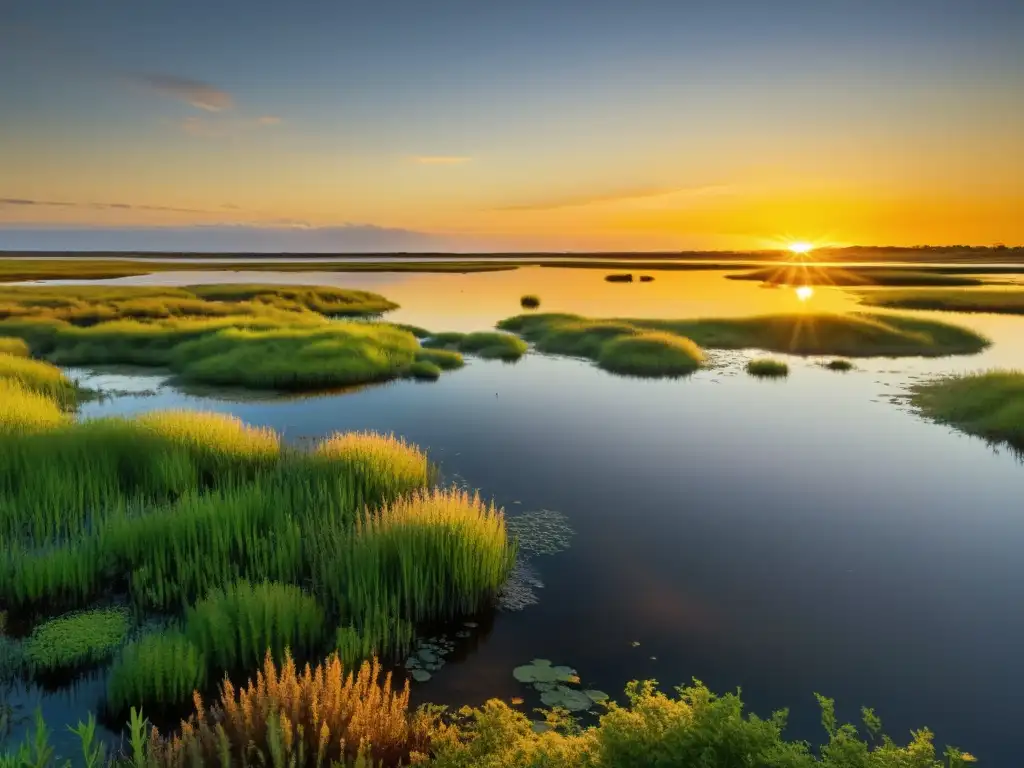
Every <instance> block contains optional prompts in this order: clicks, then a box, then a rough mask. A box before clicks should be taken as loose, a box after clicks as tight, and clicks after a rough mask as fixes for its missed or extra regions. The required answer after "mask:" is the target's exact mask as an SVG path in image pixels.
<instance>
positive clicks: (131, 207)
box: [0, 197, 214, 213]
mask: <svg viewBox="0 0 1024 768" xmlns="http://www.w3.org/2000/svg"><path fill="white" fill-rule="evenodd" d="M0 206H20V207H37V208H83V209H88V210H92V211H114V210H117V211H162V212H165V213H214V211H204V210H202V209H199V208H176V207H174V206H170V205H137V204H134V203H99V202H85V203H76V202H70V201H66V200H30V199H28V198H24V197H0Z"/></svg>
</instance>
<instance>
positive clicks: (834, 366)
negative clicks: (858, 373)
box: [825, 357, 853, 371]
mask: <svg viewBox="0 0 1024 768" xmlns="http://www.w3.org/2000/svg"><path fill="white" fill-rule="evenodd" d="M825 367H826V368H828V369H829V370H830V371H852V370H853V363H852V362H850V361H849V360H844V359H843V358H841V357H837V358H835V359H833V360H829V361H828V362H827V363H825Z"/></svg>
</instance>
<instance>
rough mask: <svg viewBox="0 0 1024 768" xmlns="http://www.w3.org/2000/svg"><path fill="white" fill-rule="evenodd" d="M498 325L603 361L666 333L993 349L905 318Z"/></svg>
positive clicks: (544, 348) (773, 341) (825, 347)
mask: <svg viewBox="0 0 1024 768" xmlns="http://www.w3.org/2000/svg"><path fill="white" fill-rule="evenodd" d="M498 327H499V328H501V329H503V330H507V331H514V332H516V333H519V334H520V335H521V336H523V337H524V338H525V339H527V340H528V341H532V342H534V343H535V344H536V346H537V349H538V350H540V351H541V352H550V353H554V354H568V355H576V356H580V357H587V358H590V359H598V358H599V356H600V354H601V351H602V350H603V348H604V346H605V344H607V343H608V342H609V341H610V340H612V339H615V338H617V337H621V336H628V335H637V334H641V333H644V332H645V331H663V332H666V333H670V334H675V335H677V336H682V337H686V338H688V339H691V340H692V341H693V342H695V343H696V344H699V345H700V346H702V347H706V348H714V349H764V350H768V351H771V352H785V353H789V354H795V355H829V354H832V355H847V356H850V357H864V356H888V357H900V356H924V357H933V356H935V357H937V356H943V355H951V354H971V353H975V352H979V351H981V350H982V349H984V348H985V347H986V346H988V344H989V341H988V340H987V339H985V338H984V337H982V336H980V335H978V334H976V333H974V332H973V331H970V330H967V329H965V328H960V327H958V326H955V325H949V324H947V323H940V322H937V321H932V320H923V319H916V318H909V317H903V316H898V315H869V314H849V315H838V314H828V313H812V312H807V313H793V314H785V315H761V316H754V317H742V318H721V319H717V318H716V319H706V320H705V319H694V320H653V319H608V320H593V319H589V318H585V317H580V316H578V315H563V314H551V313H548V314H537V315H533V314H531V315H517V316H515V317H511V318H508V319H506V320H502V321H501V322H500V323H499V324H498Z"/></svg>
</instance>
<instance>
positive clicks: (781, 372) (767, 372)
mask: <svg viewBox="0 0 1024 768" xmlns="http://www.w3.org/2000/svg"><path fill="white" fill-rule="evenodd" d="M747 373H749V374H750V375H751V376H753V377H755V378H758V379H781V378H785V377H786V376H789V366H788V365H786V363H784V362H783V361H782V360H774V359H772V358H770V357H759V358H757V359H756V360H751V361H750V362H749V363H747Z"/></svg>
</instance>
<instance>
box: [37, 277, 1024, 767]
mask: <svg viewBox="0 0 1024 768" xmlns="http://www.w3.org/2000/svg"><path fill="white" fill-rule="evenodd" d="M555 272H556V271H555V270H548V269H544V270H540V269H537V270H520V271H518V272H505V273H490V274H476V275H465V276H463V275H423V276H406V275H400V276H379V275H373V276H366V275H359V276H352V275H337V274H330V275H328V277H329V278H330V279H331V282H334V283H335V284H344V285H353V284H355V283H358V284H359V285H362V286H367V287H373V288H374V289H379V290H380V291H381V292H383V293H384V294H385V295H387V296H388V297H389V298H392V299H394V300H396V301H398V302H399V303H401V304H402V307H403V308H402V309H401V310H399V311H398V312H396V313H395V315H394V318H395V319H396V320H400V321H402V322H411V323H417V324H420V325H425V326H427V327H430V328H435V329H453V330H471V329H480V328H486V327H490V326H491V325H493V323H494V321H496V320H497V319H500V318H502V317H505V316H508V315H510V314H513V313H515V312H518V311H519V309H518V298H519V295H520V294H521V293H526V292H534V293H539V294H540V295H541V297H542V300H543V301H544V309H550V310H552V311H575V312H580V313H583V314H591V315H597V316H608V315H646V316H661V317H670V316H699V315H711V314H716V315H738V314H745V313H751V312H766V311H800V307H802V306H809V307H810V308H812V309H813V308H816V307H817V308H828V309H835V310H843V309H847V308H850V307H851V306H853V304H852V301H851V299H850V298H849V296H848V294H845V293H842V292H840V291H835V290H828V289H817V290H816V291H815V294H814V296H813V299H812V300H811V301H808V302H806V303H803V304H802V303H800V302H799V301H798V300H797V298H796V297H795V296H794V295H793V294H792V292H790V291H786V290H783V289H779V290H764V289H760V288H758V287H757V286H756V285H752V284H750V283H737V282H734V281H727V280H723V279H722V277H721V275H717V274H714V273H685V274H679V275H666V276H665V277H662V275H661V274H660V273H659V274H658V276H657V280H656V281H655V282H654V283H650V284H633V285H625V286H623V285H609V284H606V283H604V282H603V280H601V273H590V272H586V273H584V274H580V271H573V272H570V273H569V275H567V276H566V281H565V282H562V280H561V276H560V275H558V276H556V274H553V273H555ZM156 277H157V278H158V279H159V280H160V281H161V282H162V281H165V280H168V279H174V276H173V275H169V274H163V275H158V276H156ZM252 277H253V276H251V275H242V276H241V277H239V276H237V275H236V276H235V277H234V279H235V280H239V279H243V280H250V281H251V280H252ZM286 277H287V278H288V279H289V280H290V281H291V282H319V281H320V278H321V275H316V276H315V277H313V276H310V275H294V274H289V275H287V276H286ZM353 277H358V278H359V280H358V281H355V280H353V279H352V278H353ZM368 278H371V279H368ZM541 278H543V282H539V281H540V280H541ZM196 279H197V276H184V277H179V280H180V281H181V282H195V281H196ZM201 279H203V280H208V279H210V273H203V274H202V278H201ZM259 279H260V280H261V281H266V280H269V279H270V278H269V277H268V276H267V275H266V274H265V273H264V274H262V275H260V276H259ZM118 282H131V281H118ZM937 317H938V316H937ZM943 317H944V318H945V319H953V320H955V321H957V322H960V321H963V322H964V323H965V324H968V325H970V326H972V327H975V328H977V329H979V330H981V331H982V332H985V333H987V334H989V335H990V336H991V337H992V338H993V339H995V341H996V344H995V345H994V346H993V347H992V348H991V349H990V350H988V351H986V352H985V353H983V354H982V355H979V356H975V357H972V358H955V359H949V358H946V359H938V360H924V361H908V360H897V361H893V360H868V361H863V362H859V363H858V369H857V370H855V371H854V372H852V373H849V374H845V375H844V374H837V373H834V372H830V371H826V370H823V369H822V368H821V367H820V366H819V365H817V362H818V361H816V360H799V359H793V360H790V361H789V362H790V365H791V369H792V372H791V375H790V377H789V379H788V380H787V381H784V382H764V381H757V380H754V379H751V378H749V377H747V376H745V375H743V373H742V366H743V363H744V362H745V360H746V359H748V358H749V357H750V356H751V355H748V354H746V353H726V354H721V353H719V354H717V355H715V367H713V368H712V369H711V370H706V371H702V372H700V373H698V374H696V375H695V376H693V377H691V378H690V379H687V380H683V381H638V380H633V379H624V378H618V377H615V376H612V375H610V374H607V373H604V372H602V371H600V370H597V369H596V368H594V367H593V366H592V365H590V364H588V363H585V362H581V361H576V360H569V359H560V358H552V357H546V356H541V355H537V354H530V355H527V357H525V358H524V359H523V360H522V361H520V362H519V363H518V364H515V365H508V364H503V363H498V362H483V361H476V360H474V361H471V362H470V364H469V365H468V366H467V367H466V368H465V369H464V370H462V371H458V372H455V373H451V374H446V375H444V376H443V377H442V378H441V380H440V381H438V382H436V383H432V384H418V383H413V382H399V383H395V384H391V385H386V386H381V387H375V388H369V389H365V390H362V391H359V392H356V393H350V394H346V395H341V396H322V397H315V398H306V399H288V400H274V399H267V400H248V401H236V400H225V399H223V398H220V397H216V398H215V397H210V396H196V395H186V394H183V393H181V392H180V391H178V390H176V389H174V388H172V387H170V386H167V385H163V384H161V380H160V378H159V377H153V378H150V379H134V385H135V386H138V387H141V388H142V389H145V390H148V389H154V390H155V394H144V395H126V396H122V397H118V398H115V399H113V400H110V401H107V402H103V403H98V404H92V405H89V406H87V407H86V408H85V415H86V416H98V415H102V414H111V413H132V412H137V411H142V410H148V409H153V408H167V407H189V408H204V409H210V410H217V411H222V412H228V413H233V414H236V415H238V416H239V417H241V418H242V419H244V420H246V421H248V422H251V423H254V424H259V425H266V426H271V427H274V428H276V429H278V430H281V431H282V432H284V434H285V435H286V436H287V437H288V438H289V439H299V438H303V437H308V436H315V435H322V434H326V433H328V432H332V431H335V430H352V429H376V430H383V431H394V432H396V433H398V434H401V435H402V436H404V437H405V438H407V439H409V440H412V441H414V442H417V443H419V444H420V445H422V446H424V447H425V448H426V449H428V451H429V452H430V455H431V457H432V458H433V459H434V460H436V461H438V462H440V464H441V465H442V468H443V470H444V472H445V473H446V474H447V475H448V476H449V477H454V476H459V477H462V478H465V479H466V480H467V481H468V482H469V483H470V484H471V485H472V486H474V487H478V488H480V489H481V491H482V492H483V493H484V494H486V495H488V496H491V497H493V498H494V499H495V500H496V501H497V502H498V503H499V504H502V505H504V506H505V508H506V509H507V510H508V511H509V513H510V514H515V513H517V512H518V511H524V510H531V509H539V508H547V509H555V510H559V511H561V512H563V513H565V514H566V515H567V516H568V518H569V521H570V522H571V524H572V526H573V528H574V529H575V531H576V535H575V536H574V537H573V544H572V547H571V548H570V549H569V550H568V551H566V552H563V553H561V554H559V555H557V556H555V557H552V558H548V559H544V560H539V561H537V562H536V563H535V565H536V567H537V569H538V571H539V575H540V577H541V578H542V580H543V582H544V584H545V585H546V586H545V588H544V589H543V590H542V592H541V600H540V602H539V603H538V604H537V605H533V606H530V607H528V608H526V609H525V610H523V611H521V612H517V613H505V614H499V615H498V616H497V618H496V620H495V623H494V626H493V628H492V629H491V631H490V632H489V633H487V634H486V636H484V637H482V638H481V640H480V643H479V646H478V647H477V648H476V649H475V651H474V652H472V653H470V654H468V655H467V657H466V658H465V659H464V660H463V661H461V662H460V663H456V664H450V665H449V666H447V667H445V669H444V670H442V671H441V672H440V673H439V674H438V675H436V676H435V678H434V679H433V680H431V681H430V683H428V684H426V685H425V686H422V687H420V688H418V689H417V690H418V695H419V696H420V697H421V699H424V700H427V699H429V700H434V701H439V702H443V703H452V704H462V703H479V702H482V701H483V700H484V699H486V698H488V697H491V696H500V697H504V698H506V699H507V698H509V697H512V696H521V695H524V689H523V688H524V687H523V686H520V685H519V684H518V683H516V681H515V680H514V679H513V678H512V675H511V670H512V668H513V667H514V666H516V665H517V664H521V663H525V662H526V661H528V660H530V659H532V658H534V657H543V658H549V659H554V660H556V661H557V662H558V663H566V664H570V665H572V666H574V667H576V668H577V669H578V670H579V672H580V674H581V676H582V678H583V683H584V684H585V685H586V686H587V687H596V688H600V689H602V690H606V691H609V692H615V691H621V689H622V687H623V685H624V684H625V683H626V682H627V681H628V680H630V679H633V678H643V677H655V678H657V679H658V680H660V681H661V682H662V683H663V684H666V685H670V684H676V683H683V682H686V681H688V680H690V679H691V678H692V677H696V678H699V679H700V680H702V681H704V682H705V683H707V684H708V685H709V686H711V687H712V688H713V689H715V690H719V691H724V690H729V689H734V688H736V687H738V686H742V687H743V692H744V698H745V699H746V700H747V702H748V704H749V705H750V706H751V707H752V708H753V709H754V710H756V711H758V712H759V713H762V714H767V712H768V711H769V710H771V709H773V708H777V707H783V706H789V707H791V720H790V722H791V728H790V734H791V735H794V736H797V737H807V738H817V737H818V736H819V733H818V715H817V711H816V708H815V703H814V699H813V696H812V694H813V692H815V691H818V692H821V693H823V694H826V695H828V696H832V697H835V698H836V699H837V700H838V705H839V709H840V713H841V714H842V715H844V716H846V717H849V718H856V717H857V713H858V708H859V706H860V705H862V704H866V705H873V706H875V707H876V709H877V711H878V713H879V715H880V716H881V717H882V719H883V721H884V722H885V724H886V726H887V728H888V730H889V731H890V732H891V733H893V734H895V735H896V736H897V737H900V738H902V737H904V735H905V734H906V733H907V731H908V730H909V729H910V728H912V727H918V726H921V725H928V726H930V727H931V728H932V729H934V730H935V731H936V732H937V734H938V739H937V740H938V741H939V742H940V743H955V744H958V745H961V746H963V747H964V748H967V749H969V750H970V751H971V752H973V753H974V754H976V755H978V756H979V758H981V759H982V760H983V761H984V764H988V765H1008V764H1013V756H1015V754H1016V746H1015V737H1014V735H1013V734H1012V733H1011V732H1009V731H1008V730H1007V729H1006V727H1005V726H1006V724H1007V723H1009V722H1014V721H1016V720H1019V719H1020V718H1022V717H1024V703H1022V702H1021V700H1020V698H1019V696H1017V694H1016V691H1015V690H1014V688H1015V686H1014V684H1013V683H1014V681H1015V680H1016V679H1017V678H1018V677H1019V675H1020V669H1021V667H1020V662H1019V648H1020V647H1022V646H1024V614H1022V612H1021V611H1020V606H1021V605H1022V604H1024V559H1022V558H1021V557H1020V555H1019V553H1020V550H1021V547H1022V543H1024V517H1022V516H1021V514H1020V507H1021V504H1020V500H1021V498H1022V497H1024V496H1022V494H1024V466H1021V463H1020V462H1019V461H1018V459H1017V458H1015V457H1014V456H1013V455H1011V454H1009V453H1006V452H999V451H996V450H993V449H991V448H989V447H988V446H986V445H985V444H984V443H983V442H981V441H979V440H976V439H973V438H968V437H964V436H961V435H958V434H955V433H952V432H951V431H949V430H948V429H946V428H944V427H941V426H937V425H934V424H929V423H926V422H924V421H923V420H921V419H920V418H919V417H917V416H916V415H915V414H913V413H911V412H910V411H909V410H908V409H907V408H905V407H903V406H902V405H900V404H899V403H900V401H899V400H898V398H897V397H896V396H898V395H899V394H901V393H902V392H904V391H905V388H906V385H907V384H908V383H909V382H911V381H913V380H914V379H915V377H918V376H921V375H929V374H933V373H938V372H944V371H951V370H971V369H975V368H984V367H989V366H994V365H1001V366H1006V365H1011V366H1020V365H1021V364H1022V363H1024V341H1022V340H1024V335H1022V331H1024V320H1020V319H1017V318H1007V317H990V316H971V317H966V318H959V317H957V318H954V317H953V316H949V315H945V316H943ZM107 383H108V385H114V386H115V388H127V387H117V386H116V380H113V379H108V382H107ZM636 642H639V645H634V643H636ZM528 704H531V705H536V702H532V701H530V700H529V699H528ZM86 706H88V704H86ZM55 716H56V715H55ZM55 722H59V721H57V720H55Z"/></svg>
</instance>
